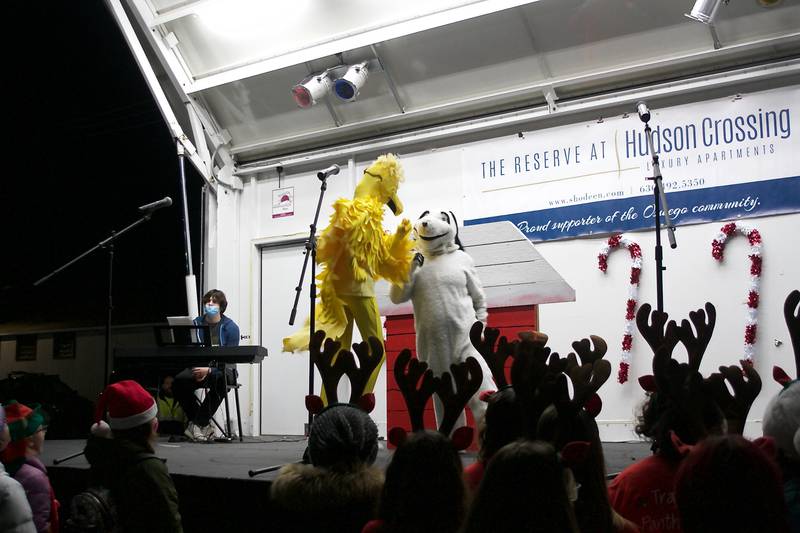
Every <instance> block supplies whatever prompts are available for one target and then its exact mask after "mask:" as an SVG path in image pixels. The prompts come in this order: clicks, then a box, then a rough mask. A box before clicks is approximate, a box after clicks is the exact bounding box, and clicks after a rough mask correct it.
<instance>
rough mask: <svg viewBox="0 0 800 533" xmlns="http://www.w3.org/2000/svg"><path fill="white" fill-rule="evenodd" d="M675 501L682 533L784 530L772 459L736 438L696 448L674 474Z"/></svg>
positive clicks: (777, 474)
mask: <svg viewBox="0 0 800 533" xmlns="http://www.w3.org/2000/svg"><path fill="white" fill-rule="evenodd" d="M675 498H676V501H677V504H678V510H679V511H680V515H681V526H682V528H683V531H685V532H686V533H692V532H695V531H696V532H708V531H741V532H753V533H755V532H761V531H775V532H780V531H788V525H787V523H786V520H787V511H786V504H785V501H784V496H783V488H782V484H781V475H780V472H779V470H778V467H777V465H776V464H775V461H774V460H773V459H772V458H771V457H770V456H769V455H768V453H767V452H766V451H764V450H762V448H761V447H759V446H758V445H757V444H755V443H753V442H750V441H748V440H747V439H745V438H743V437H741V436H739V435H726V436H714V437H709V438H707V439H705V440H703V441H702V442H701V443H700V444H698V445H697V446H695V447H694V449H692V451H691V452H690V453H689V455H688V456H687V457H686V458H685V459H684V460H683V462H682V464H681V467H680V469H679V470H678V474H677V477H676V480H675Z"/></svg>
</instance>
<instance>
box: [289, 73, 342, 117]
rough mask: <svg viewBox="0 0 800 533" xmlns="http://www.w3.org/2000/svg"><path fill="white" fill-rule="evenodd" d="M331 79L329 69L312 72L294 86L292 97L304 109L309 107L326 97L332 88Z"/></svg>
mask: <svg viewBox="0 0 800 533" xmlns="http://www.w3.org/2000/svg"><path fill="white" fill-rule="evenodd" d="M331 85H332V84H331V79H330V77H328V71H327V70H326V71H325V72H320V73H319V74H312V75H311V76H309V77H308V78H306V79H305V80H303V81H301V82H300V83H298V84H297V85H295V86H294V87H292V98H294V101H295V103H296V104H297V105H298V106H300V107H302V108H303V109H308V108H309V107H311V106H313V105H314V104H316V103H317V100H319V99H321V98H324V97H325V95H326V94H328V91H330V90H331Z"/></svg>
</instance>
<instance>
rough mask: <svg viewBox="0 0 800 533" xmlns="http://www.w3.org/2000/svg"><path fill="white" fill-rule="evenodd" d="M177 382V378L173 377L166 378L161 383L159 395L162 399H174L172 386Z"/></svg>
mask: <svg viewBox="0 0 800 533" xmlns="http://www.w3.org/2000/svg"><path fill="white" fill-rule="evenodd" d="M174 381H175V378H174V377H172V376H164V380H163V381H162V382H161V389H160V390H159V395H160V396H161V397H162V398H172V397H173V392H172V384H173V382H174Z"/></svg>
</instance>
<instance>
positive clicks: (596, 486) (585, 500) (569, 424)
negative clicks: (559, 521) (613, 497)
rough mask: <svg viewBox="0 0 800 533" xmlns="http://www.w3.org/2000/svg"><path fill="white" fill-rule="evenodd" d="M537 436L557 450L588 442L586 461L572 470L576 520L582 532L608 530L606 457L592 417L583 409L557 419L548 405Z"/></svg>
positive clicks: (609, 509) (556, 412)
mask: <svg viewBox="0 0 800 533" xmlns="http://www.w3.org/2000/svg"><path fill="white" fill-rule="evenodd" d="M565 418H566V419H565ZM537 434H538V436H539V438H540V439H542V440H544V441H547V442H549V443H551V444H552V445H553V446H555V448H556V449H557V450H561V449H562V448H563V447H564V446H565V445H566V444H567V443H568V442H574V441H583V442H588V443H589V449H588V452H587V454H586V457H585V459H584V460H583V461H581V462H580V464H577V465H575V466H573V467H572V471H573V472H574V474H575V481H576V482H577V483H578V484H579V485H580V491H579V493H578V500H577V501H576V502H575V517H576V519H577V521H578V524H579V525H580V530H581V531H610V530H611V528H612V512H611V504H610V503H609V501H608V490H607V487H606V465H605V457H604V456H603V444H602V442H600V430H599V429H598V427H597V422H596V421H595V419H594V417H593V416H592V415H591V414H589V413H588V412H587V411H585V410H583V409H580V410H578V412H577V413H576V414H575V415H574V416H569V417H565V416H563V415H561V416H560V415H559V412H558V410H557V409H556V408H555V406H552V405H551V406H550V407H548V408H547V409H545V411H544V412H543V413H542V416H541V417H540V418H539V424H538V427H537Z"/></svg>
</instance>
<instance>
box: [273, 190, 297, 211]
mask: <svg viewBox="0 0 800 533" xmlns="http://www.w3.org/2000/svg"><path fill="white" fill-rule="evenodd" d="M292 215H294V187H285V188H283V189H273V190H272V218H282V217H290V216H292Z"/></svg>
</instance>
